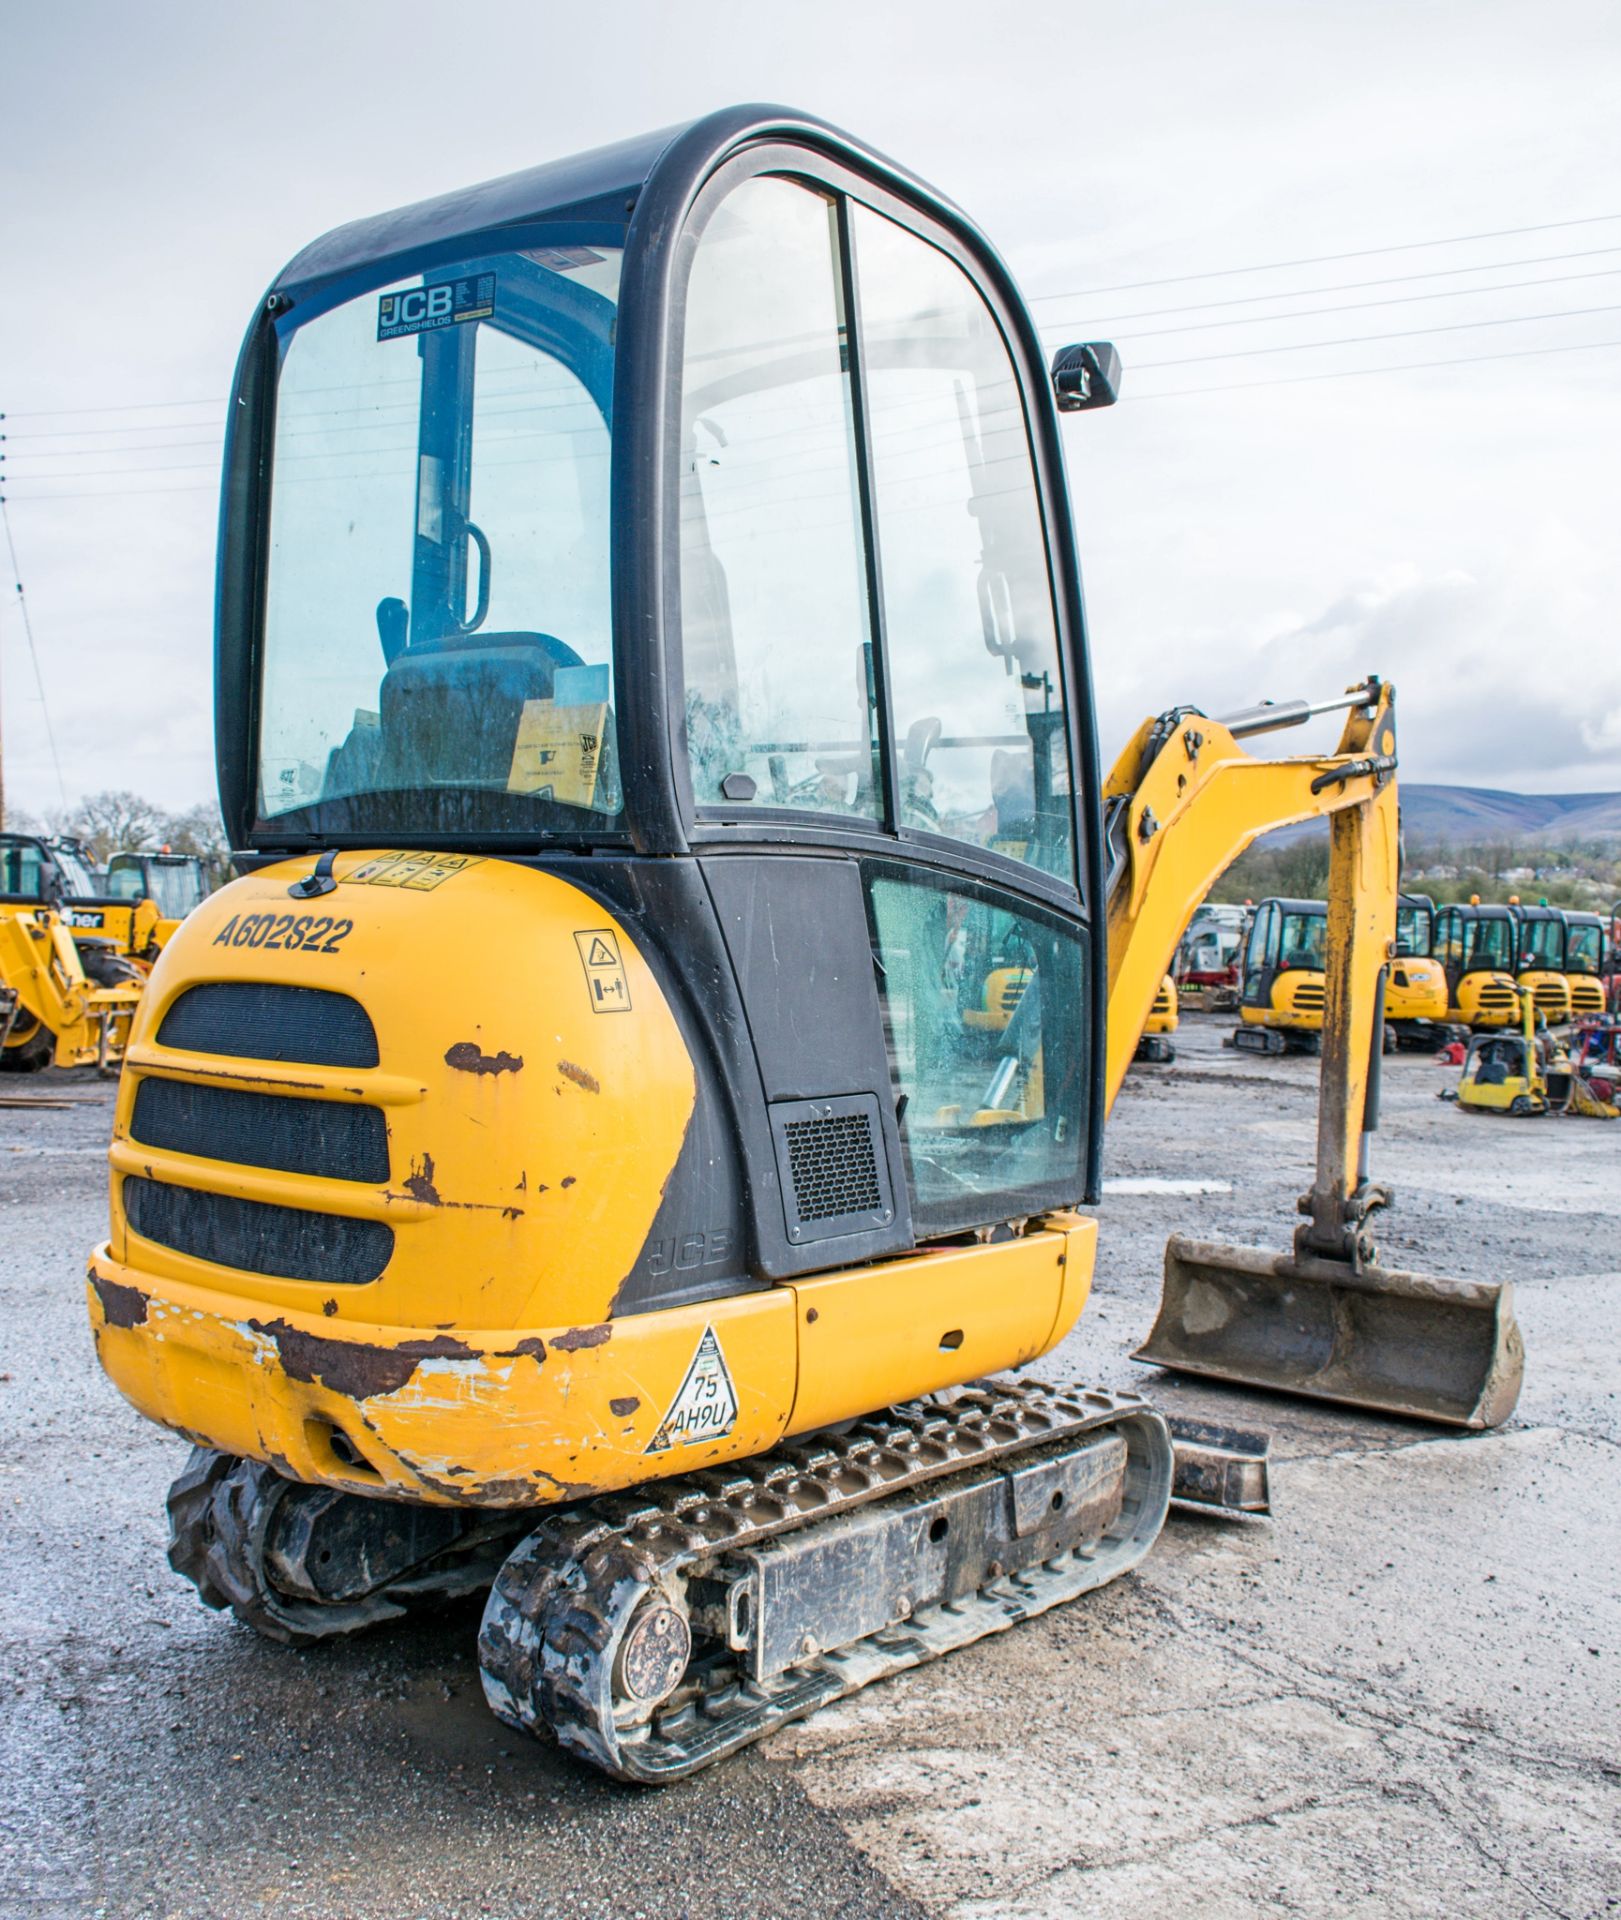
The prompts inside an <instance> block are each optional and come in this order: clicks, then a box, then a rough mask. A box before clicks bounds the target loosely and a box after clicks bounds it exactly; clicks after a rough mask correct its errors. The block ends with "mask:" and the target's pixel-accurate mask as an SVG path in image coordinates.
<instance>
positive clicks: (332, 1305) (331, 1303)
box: [321, 1300, 338, 1320]
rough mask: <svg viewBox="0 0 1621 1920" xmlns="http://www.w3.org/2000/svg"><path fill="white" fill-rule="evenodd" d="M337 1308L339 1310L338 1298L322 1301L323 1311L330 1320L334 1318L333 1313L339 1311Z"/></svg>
mask: <svg viewBox="0 0 1621 1920" xmlns="http://www.w3.org/2000/svg"><path fill="white" fill-rule="evenodd" d="M337 1310H338V1303H337V1301H336V1300H323V1301H322V1302H321V1311H322V1312H323V1313H324V1314H325V1315H326V1317H327V1318H328V1319H329V1320H330V1319H331V1318H332V1316H333V1314H335V1313H336V1312H337Z"/></svg>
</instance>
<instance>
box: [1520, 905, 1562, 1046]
mask: <svg viewBox="0 0 1621 1920" xmlns="http://www.w3.org/2000/svg"><path fill="white" fill-rule="evenodd" d="M1509 912H1510V913H1511V914H1512V915H1513V918H1514V972H1515V977H1516V979H1517V980H1518V982H1519V985H1520V988H1521V991H1522V992H1523V993H1529V994H1530V996H1531V1004H1532V1006H1533V1007H1534V1008H1535V1009H1536V1012H1537V1013H1538V1015H1539V1016H1540V1017H1541V1018H1542V1019H1543V1020H1545V1021H1546V1022H1547V1023H1548V1025H1549V1026H1550V1027H1562V1026H1566V1025H1568V1024H1569V1021H1570V1011H1571V1009H1570V982H1569V981H1568V980H1567V979H1566V978H1565V916H1564V915H1563V914H1562V913H1561V912H1560V911H1559V909H1558V908H1557V907H1550V906H1546V905H1539V906H1535V907H1526V906H1522V905H1521V904H1520V902H1519V901H1518V899H1514V900H1511V901H1510V902H1509Z"/></svg>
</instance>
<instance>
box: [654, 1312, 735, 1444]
mask: <svg viewBox="0 0 1621 1920" xmlns="http://www.w3.org/2000/svg"><path fill="white" fill-rule="evenodd" d="M736 1425H737V1389H736V1388H735V1387H734V1386H733V1385H732V1376H731V1374H730V1373H729V1372H728V1371H727V1367H726V1356H725V1354H724V1353H722V1352H721V1350H720V1342H719V1341H718V1340H717V1339H716V1338H715V1329H714V1328H713V1327H705V1328H704V1337H703V1338H702V1339H701V1340H700V1341H699V1342H698V1351H697V1352H696V1353H695V1354H694V1355H693V1356H692V1364H691V1366H689V1367H688V1368H687V1377H686V1378H685V1379H684V1380H683V1381H682V1382H681V1390H680V1392H679V1393H677V1395H676V1396H675V1398H674V1399H673V1400H672V1401H671V1402H670V1411H669V1412H668V1413H667V1414H665V1416H664V1418H663V1419H662V1420H661V1421H660V1422H659V1430H658V1432H657V1433H655V1434H654V1435H653V1438H652V1439H651V1440H650V1441H649V1442H648V1443H647V1451H648V1452H649V1453H667V1452H668V1451H669V1450H670V1448H671V1447H690V1446H696V1445H697V1444H698V1443H699V1442H700V1441H703V1440H724V1439H725V1438H726V1436H727V1434H729V1433H730V1432H731V1430H732V1429H733V1427H735V1426H736Z"/></svg>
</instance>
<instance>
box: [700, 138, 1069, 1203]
mask: <svg viewBox="0 0 1621 1920" xmlns="http://www.w3.org/2000/svg"><path fill="white" fill-rule="evenodd" d="M773 160H774V161H775V164H772V161H773ZM692 224H693V226H694V227H695V229H696V233H697V237H696V243H695V247H694V250H693V254H692V266H691V272H690V276H689V278H688V281H687V285H686V295H685V321H684V330H683V340H682V356H681V412H680V422H679V430H678V433H677V434H676V435H675V436H674V439H675V442H676V444H677V446H678V448H679V452H678V456H677V462H676V472H675V475H674V485H673V488H672V494H673V497H674V500H675V502H676V508H677V512H678V515H679V565H678V590H677V595H676V606H675V608H674V610H673V612H674V620H673V621H672V624H674V625H676V626H677V627H678V630H679V633H680V648H679V669H680V672H679V689H678V691H676V692H675V697H673V698H672V700H671V706H672V707H673V708H674V709H675V711H676V714H677V716H678V718H677V726H678V729H679V742H678V744H679V749H680V750H679V752H678V754H677V756H676V759H677V765H678V769H679V777H680V778H681V779H682V780H684V782H685V785H686V789H687V791H686V794H685V796H684V797H685V801H686V808H685V811H686V824H687V831H688V833H689V836H690V841H691V844H692V847H693V850H694V851H695V853H697V855H698V856H699V861H700V865H701V867H702V869H703V871H704V873H705V876H706V884H707V885H708V887H709V889H710V893H711V896H712V897H713V898H714V900H715V901H716V903H717V906H718V907H719V908H720V910H721V915H722V920H723V925H724V926H725V927H726V928H727V929H728V930H729V931H728V934H727V937H728V940H729V941H731V942H732V950H733V955H734V964H737V965H738V986H739V990H740V993H741V996H742V998H743V1001H744V1004H745V1007H746V1008H747V1010H748V1016H749V1020H750V1027H751V1032H752V1034H753V1037H754V1043H755V1048H756V1052H757V1056H758V1057H759V1059H760V1061H761V1063H762V1069H763V1071H764V1072H765V1074H766V1076H767V1079H768V1082H769V1084H768V1086H767V1088H766V1095H767V1101H768V1105H769V1108H770V1111H771V1114H772V1124H773V1127H774V1128H779V1127H780V1126H785V1125H797V1124H798V1122H799V1119H800V1118H801V1117H802V1115H801V1113H800V1112H799V1110H800V1109H803V1110H805V1111H807V1112H808V1111H809V1109H810V1108H811V1107H813V1106H815V1105H816V1104H817V1103H820V1105H821V1107H822V1108H824V1109H826V1110H827V1117H828V1119H829V1121H830V1122H831V1121H833V1120H837V1119H840V1118H841V1117H842V1116H843V1113H844V1109H843V1107H842V1106H841V1102H844V1101H847V1100H848V1101H861V1102H865V1101H867V1100H869V1099H870V1098H871V1097H872V1096H873V1093H874V1087H875V1083H880V1084H881V1087H882V1099H881V1101H879V1102H878V1105H877V1109H876V1110H871V1109H867V1108H863V1111H869V1112H870V1114H871V1124H872V1126H873V1127H874V1128H875V1129H878V1130H881V1132H882V1134H883V1136H884V1140H885V1143H886V1145H887V1146H888V1147H889V1148H890V1149H891V1150H892V1151H893V1154H894V1156H895V1164H896V1165H897V1166H898V1168H899V1170H900V1179H899V1181H898V1182H897V1183H896V1184H897V1186H898V1187H900V1188H901V1189H902V1192H900V1193H897V1195H896V1196H895V1205H896V1207H897V1211H904V1212H905V1213H906V1214H907V1215H909V1217H910V1223H911V1230H912V1232H913V1234H914V1235H915V1236H916V1237H918V1238H922V1237H926V1236H930V1235H934V1234H938V1233H942V1232H948V1231H954V1230H959V1229H962V1228H965V1227H970V1226H979V1225H984V1224H990V1223H994V1222H996V1221H997V1220H999V1219H1003V1218H1009V1217H1014V1216H1020V1215H1027V1214H1031V1213H1034V1212H1037V1211H1039V1210H1041V1209H1042V1208H1043V1207H1050V1206H1054V1205H1063V1204H1071V1203H1073V1202H1074V1201H1075V1200H1076V1199H1078V1198H1079V1197H1080V1196H1081V1195H1082V1193H1083V1192H1084V1191H1085V1190H1086V1189H1087V1185H1088V1179H1089V1173H1090V1169H1091V1165H1092V1148H1093V1136H1094V1129H1095V1119H1094V1116H1095V1114H1096V1113H1097V1111H1098V1109H1099V1106H1100V1100H1099V1095H1098V1091H1097V1088H1098V1078H1097V1073H1096V1066H1097V1064H1098V1057H1099V1054H1100V1049H1099V1048H1098V1047H1097V1045H1096V1038H1097V1029H1098V1021H1099V1016H1100V1011H1101V1010H1100V1008H1099V1007H1098V1005H1097V1002H1096V999H1095V997H1094V976H1095V968H1096V942H1095V940H1094V937H1093V932H1094V929H1093V924H1092V919H1091V915H1090V913H1089V910H1088V908H1087V906H1086V904H1085V896H1084V893H1083V880H1084V873H1083V868H1084V864H1085V861H1084V849H1085V845H1086V835H1085V832H1084V831H1083V828H1084V826H1085V821H1084V818H1083V814H1082V812H1081V807H1082V801H1083V795H1084V794H1085V793H1086V792H1087V791H1089V790H1090V791H1095V786H1094V785H1093V784H1092V782H1093V781H1094V780H1095V774H1094V772H1093V770H1092V768H1091V767H1090V765H1089V764H1088V762H1087V760H1086V759H1085V758H1084V757H1083V755H1082V752H1081V749H1080V732H1079V727H1078V721H1077V714H1076V710H1075V709H1076V695H1075V686H1076V681H1077V667H1078V664H1080V663H1083V662H1084V653H1083V651H1082V638H1081V634H1080V630H1079V616H1078V607H1071V606H1070V605H1069V603H1068V599H1067V596H1066V594H1065V592H1064V591H1063V590H1062V582H1061V581H1060V579H1059V577H1058V572H1057V566H1056V562H1055V560H1054V556H1053V553H1052V550H1051V543H1050V539H1049V528H1050V516H1051V515H1052V514H1053V513H1054V512H1055V511H1056V510H1057V507H1056V502H1055V496H1054V491H1053V475H1052V474H1051V472H1050V471H1049V470H1048V469H1047V467H1046V465H1045V464H1044V461H1043V459H1042V457H1041V436H1040V433H1039V432H1038V428H1039V427H1040V426H1041V424H1042V423H1041V413H1040V409H1041V407H1043V406H1048V407H1050V402H1049V401H1048V399H1047V397H1046V395H1045V394H1044V393H1040V392H1036V391H1032V389H1033V384H1034V382H1033V379H1032V369H1031V367H1030V364H1029V359H1030V356H1029V355H1028V353H1026V352H1025V351H1024V350H1023V349H1024V343H1023V341H1022V340H1021V338H1020V332H1019V327H1018V324H1017V316H1015V315H1013V314H1011V313H1010V312H1009V311H1008V310H1007V309H1006V308H1005V307H1004V306H1003V305H1002V304H1001V302H1000V301H999V299H998V298H997V297H996V294H995V290H994V289H993V288H989V287H988V286H987V285H986V284H985V282H984V280H983V279H982V278H981V276H980V275H979V273H978V272H977V271H976V263H975V261H974V260H973V258H972V255H971V251H969V250H965V249H964V248H963V247H961V246H960V245H958V244H954V242H953V239H952V236H950V235H949V234H948V233H947V232H945V231H944V230H941V229H936V228H934V226H933V225H932V223H931V221H930V220H929V219H928V217H927V216H926V214H925V212H924V210H922V209H919V208H917V207H913V206H908V205H906V204H905V203H904V202H902V201H900V200H899V199H897V198H895V197H894V196H892V195H891V194H890V193H888V192H886V191H882V190H880V189H879V188H878V187H877V186H876V185H875V184H874V183H873V182H870V181H864V180H861V179H858V178H856V177H854V176H852V175H849V174H847V173H845V172H844V171H843V170H841V169H839V168H836V167H833V166H831V165H823V164H817V163H814V162H813V161H812V160H811V158H810V157H809V156H807V155H793V154H788V153H784V154H781V155H777V156H772V155H765V156H758V157H755V158H754V159H753V160H752V161H751V162H749V163H748V164H740V165H738V166H736V167H735V168H734V169H732V170H731V171H730V172H729V173H728V174H726V175H723V176H722V177H720V178H717V179H716V180H715V181H714V182H713V183H712V185H711V188H710V190H709V192H708V194H707V196H706V197H705V198H704V199H703V200H702V201H701V202H700V204H699V207H698V208H697V210H696V212H695V214H694V216H693V220H692ZM1038 377H1040V378H1042V379H1044V378H1045V375H1044V371H1043V372H1042V373H1041V374H1040V375H1039V376H1038ZM1083 698H1084V688H1083ZM745 902H746V903H747V906H746V911H745V908H744V903H745ZM766 924H770V925H773V926H778V927H781V928H784V929H787V928H792V929H793V930H794V932H793V936H792V937H791V938H789V939H779V940H775V941H772V942H769V943H765V942H762V941H761V940H759V939H758V938H757V937H756V936H755V934H754V933H753V932H752V931H751V929H753V928H757V927H759V926H761V925H766ZM853 943H854V944H859V949H860V951H861V954H862V956H863V965H862V968H861V971H862V975H863V977H862V979H861V981H860V983H859V993H858V994H856V995H855V999H859V1000H860V1001H862V1002H863V1003H864V1005H865V1006H866V1007H867V1008H868V1009H870V1015H871V1018H870V1021H869V1020H868V1019H867V1017H866V1016H865V1015H864V1014H862V1013H860V1012H859V1011H858V1009H857V1007H856V1005H855V1000H853V999H852V998H851V995H852V992H853V990H854V989H853V986H852V982H851V981H850V979H849V973H850V966H851V963H850V962H849V960H848V958H846V959H843V960H840V962H839V963H838V967H837V969H836V971H837V972H838V974H839V978H838V981H837V982H835V981H834V979H833V977H832V974H833V971H834V969H832V968H830V964H829V956H831V955H834V954H840V955H845V956H848V955H849V954H850V953H852V952H853V951H854V944H853ZM739 956H743V957H742V958H741V959H740V958H739ZM858 1029H859V1030H860V1032H861V1034H862V1036H863V1037H862V1038H861V1039H860V1041H859V1044H856V1043H855V1042H854V1041H853V1040H852V1036H853V1035H855V1034H856V1033H857V1030H858ZM867 1035H870V1036H872V1037H871V1039H870V1040H869V1039H868V1038H867V1037H865V1036H867ZM835 1081H836V1082H837V1084H834V1082H835ZM789 1108H793V1109H795V1111H794V1112H793V1113H789V1112H788V1111H787V1110H788V1109H789ZM779 1110H780V1111H779ZM784 1187H785V1200H786V1204H787V1205H788V1207H789V1209H790V1213H791V1214H792V1213H793V1209H794V1208H795V1207H796V1206H797V1204H798V1202H797V1198H796V1185H795V1176H794V1174H793V1169H792V1168H791V1167H785V1171H784ZM871 1191H872V1189H869V1190H868V1192H869V1197H870V1193H871ZM903 1202H904V1206H903V1205H902V1203H903ZM792 1224H793V1225H794V1226H795V1227H796V1229H797V1231H798V1232H799V1233H800V1234H801V1236H804V1235H807V1234H808V1233H809V1232H810V1231H811V1230H812V1229H811V1225H810V1223H809V1222H808V1221H807V1219H806V1218H805V1217H804V1214H803V1210H801V1211H800V1213H799V1215H798V1216H797V1217H796V1218H794V1219H793V1222H792ZM868 1224H869V1225H871V1224H872V1223H871V1221H870V1220H869V1222H868ZM817 1230H818V1231H820V1229H817Z"/></svg>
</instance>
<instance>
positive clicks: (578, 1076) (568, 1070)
mask: <svg viewBox="0 0 1621 1920" xmlns="http://www.w3.org/2000/svg"><path fill="white" fill-rule="evenodd" d="M557 1071H558V1072H559V1073H560V1074H561V1075H562V1076H563V1078H564V1079H565V1080H572V1081H573V1082H574V1084H575V1086H577V1087H583V1088H584V1089H585V1091H586V1092H587V1093H601V1091H602V1082H601V1081H600V1080H599V1079H598V1078H597V1076H596V1075H595V1074H594V1073H587V1072H586V1070H585V1068H584V1067H577V1066H575V1064H574V1062H573V1061H572V1060H559V1061H558V1063H557Z"/></svg>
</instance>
